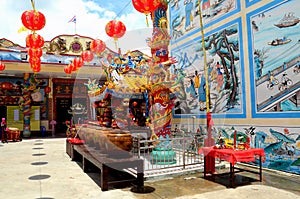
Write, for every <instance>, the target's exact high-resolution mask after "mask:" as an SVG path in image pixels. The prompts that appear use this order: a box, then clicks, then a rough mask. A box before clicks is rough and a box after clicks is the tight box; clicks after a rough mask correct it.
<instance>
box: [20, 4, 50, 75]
mask: <svg viewBox="0 0 300 199" xmlns="http://www.w3.org/2000/svg"><path fill="white" fill-rule="evenodd" d="M31 4H32V8H33V10H27V11H25V12H23V14H22V16H21V20H22V23H23V25H24V27H26V28H27V29H28V30H31V31H32V33H31V34H29V35H27V37H26V47H27V48H28V55H29V63H30V67H31V69H32V71H33V72H34V73H37V72H40V70H41V56H42V55H43V51H42V47H43V46H44V42H45V41H44V38H43V37H42V36H40V35H39V34H37V33H36V32H35V31H37V30H41V29H42V28H44V27H45V24H46V18H45V16H44V14H43V13H41V12H39V11H37V10H36V9H35V5H34V2H33V1H32V0H31Z"/></svg>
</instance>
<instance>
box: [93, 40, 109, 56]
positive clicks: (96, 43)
mask: <svg viewBox="0 0 300 199" xmlns="http://www.w3.org/2000/svg"><path fill="white" fill-rule="evenodd" d="M90 48H91V51H92V52H93V53H95V54H97V55H100V54H101V53H102V52H103V51H104V50H105V48H106V44H105V43H104V42H103V41H102V40H100V39H95V40H93V41H92V43H91V45H90Z"/></svg>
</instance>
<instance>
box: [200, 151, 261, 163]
mask: <svg viewBox="0 0 300 199" xmlns="http://www.w3.org/2000/svg"><path fill="white" fill-rule="evenodd" d="M202 152H203V154H204V155H205V156H210V157H214V158H220V159H221V160H226V161H228V162H230V163H231V164H233V165H234V164H235V163H237V162H253V161H255V156H260V157H263V156H265V152H264V149H262V148H250V149H247V150H234V149H215V148H213V147H203V148H202Z"/></svg>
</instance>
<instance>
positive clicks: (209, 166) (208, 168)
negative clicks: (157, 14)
mask: <svg viewBox="0 0 300 199" xmlns="http://www.w3.org/2000/svg"><path fill="white" fill-rule="evenodd" d="M200 2H201V0H198V11H199V20H200V30H201V37H202V38H201V39H202V50H203V59H204V73H205V94H206V123H207V124H206V125H207V137H206V139H205V140H204V146H205V147H211V146H213V145H214V139H213V138H212V132H211V130H212V129H211V128H212V125H213V121H212V117H211V112H210V96H209V95H210V94H209V85H208V83H209V81H208V66H207V57H206V49H205V39H204V28H203V19H202V10H201V3H200ZM204 172H205V174H206V173H208V172H209V173H212V174H213V173H215V158H213V157H209V156H205V165H204Z"/></svg>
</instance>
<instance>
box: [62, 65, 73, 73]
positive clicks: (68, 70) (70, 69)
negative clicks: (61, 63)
mask: <svg viewBox="0 0 300 199" xmlns="http://www.w3.org/2000/svg"><path fill="white" fill-rule="evenodd" d="M64 71H65V73H66V74H71V73H72V68H71V66H70V64H69V65H67V66H65V68H64Z"/></svg>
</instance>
